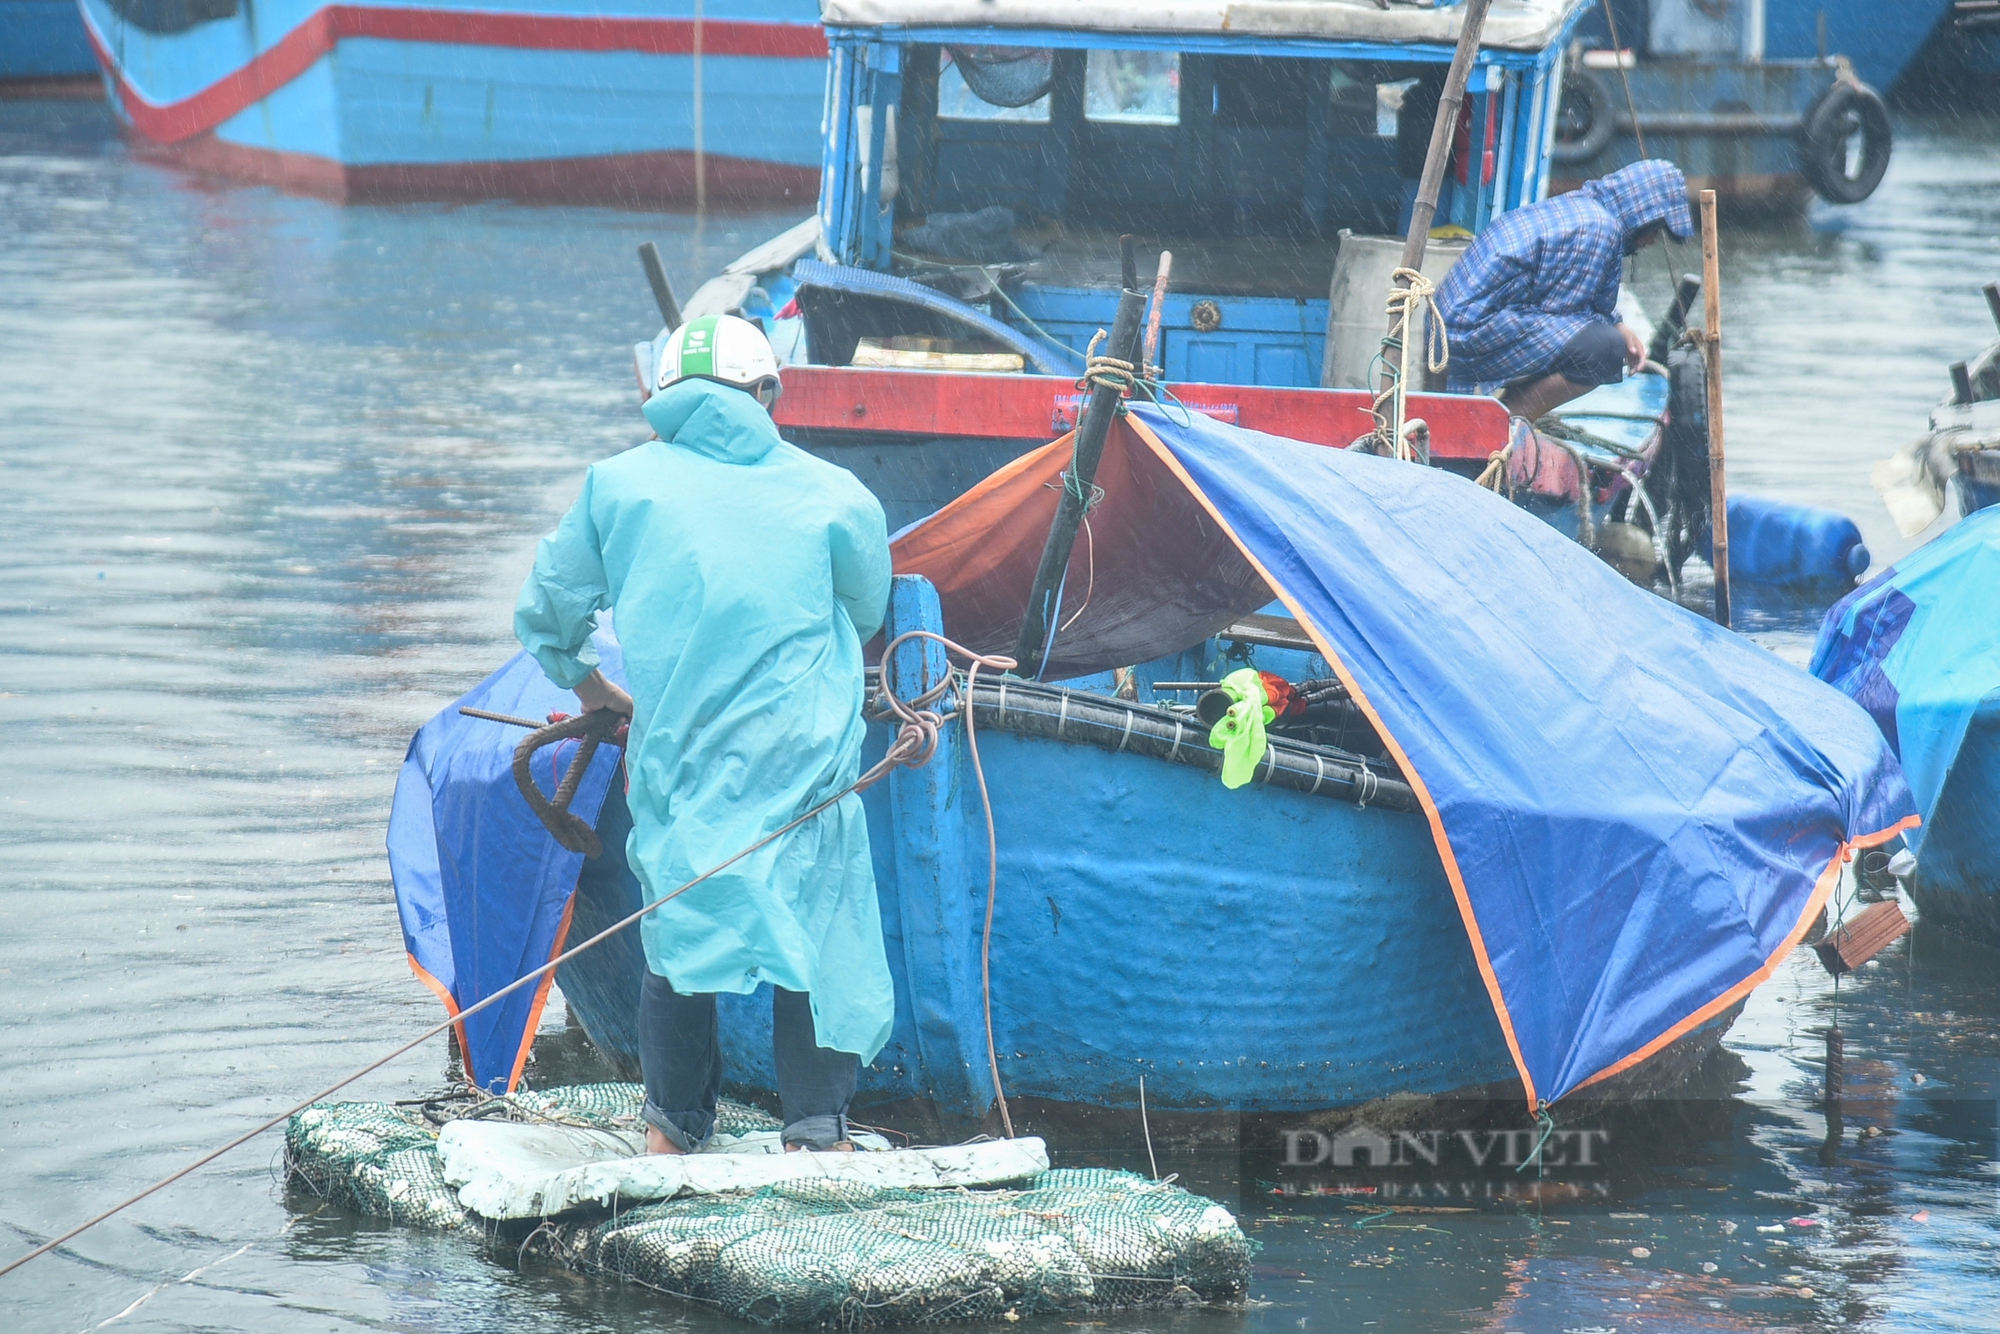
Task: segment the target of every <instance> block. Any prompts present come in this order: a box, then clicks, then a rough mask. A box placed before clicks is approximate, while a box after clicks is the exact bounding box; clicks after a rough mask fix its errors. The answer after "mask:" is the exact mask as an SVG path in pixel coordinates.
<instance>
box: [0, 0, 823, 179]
mask: <svg viewBox="0 0 2000 1334" xmlns="http://www.w3.org/2000/svg"><path fill="white" fill-rule="evenodd" d="M21 2H22V0H0V3H4V4H6V5H7V6H8V7H12V6H14V5H17V4H19V3H21ZM81 4H82V12H83V17H84V20H85V22H86V24H87V26H88V31H89V35H90V40H91V42H92V44H93V45H94V46H95V48H96V51H97V57H98V59H99V60H100V61H102V63H103V66H104V77H105V81H106V86H107V88H108V90H109V93H110V97H111V102H112V105H113V107H114V108H115V109H116V110H117V112H118V114H119V116H120V118H121V119H122V120H123V121H124V123H125V124H126V126H127V127H128V128H129V129H130V131H131V133H132V135H133V137H134V139H135V141H136V142H137V143H138V144H140V145H141V146H142V147H144V148H145V149H147V150H149V151H151V152H153V153H154V154H156V155H159V156H163V157H165V158H168V159H170V160H172V161H175V162H178V163H181V164H183V165H185V166H187V167H188V168H190V169H192V170H196V171H200V172H204V173H209V174H215V175H219V176H226V177H230V178H233V179H238V180H250V181H261V182H266V183H270V184H276V185H282V186H285V187H287V188H291V189H298V190H303V191H308V192H311V193H314V194H320V195H325V196H328V197H331V198H335V199H397V198H437V199H459V198H486V197H506V198H516V199H528V200H561V201H568V202H603V203H616V204H627V205H632V204H692V203H697V202H701V201H704V200H707V199H715V200H718V201H720V200H761V201H783V200H787V199H791V200H797V201H799V202H801V203H803V202H805V201H807V200H810V199H811V198H812V197H813V196H814V194H815V192H816V191H817V188H818V180H819V171H818V161H819V148H818V143H819V139H818V133H817V129H818V123H819V108H820V102H821V96H822V92H823V89H824V86H825V74H826V42H825V39H824V37H823V36H822V35H821V32H820V28H819V15H818V12H817V10H816V9H815V8H814V6H813V4H812V0H748V3H745V4H741V5H735V6H731V8H730V10H729V12H728V13H727V14H725V15H718V16H707V15H705V14H704V12H703V6H702V3H701V0H611V3H608V4H606V3H599V0H533V3H530V4H510V3H470V2H469V0H422V2H421V3H404V2H402V0H341V2H339V3H328V2H327V0H263V2H262V3H258V4H256V5H255V6H254V7H253V6H252V5H251V4H250V3H249V0H185V2H184V3H182V2H179V0H177V2H176V3H172V4H164V3H157V2H156V0H81Z"/></svg>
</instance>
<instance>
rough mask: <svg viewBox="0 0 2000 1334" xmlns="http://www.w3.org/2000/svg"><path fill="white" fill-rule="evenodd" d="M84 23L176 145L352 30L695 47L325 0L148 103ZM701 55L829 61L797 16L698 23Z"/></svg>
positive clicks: (684, 41) (123, 84)
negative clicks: (187, 87)
mask: <svg viewBox="0 0 2000 1334" xmlns="http://www.w3.org/2000/svg"><path fill="white" fill-rule="evenodd" d="M84 31H85V32H87V33H88V34H89V35H90V44H91V45H92V46H93V47H94V48H96V50H97V59H98V62H99V63H100V64H102V65H103V66H104V68H105V69H107V70H109V71H111V73H112V76H113V77H114V78H115V79H116V80H117V82H118V98H119V101H120V102H121V103H122V104H123V105H124V108H125V114H126V115H127V116H128V117H130V118H131V121H132V125H133V128H135V129H136V130H138V131H139V133H141V134H143V135H145V136H146V137H147V138H148V139H155V140H158V141H159V142H161V143H178V142H180V141H181V140H183V139H188V138H192V137H193V136H195V135H197V134H200V133H202V132H203V131H205V130H212V129H214V128H215V127H216V126H218V125H220V124H221V123H222V122H223V121H225V120H228V119H229V118H230V117H231V116H233V115H235V114H236V113H237V112H239V111H241V110H243V109H244V108H245V107H247V106H250V105H252V104H253V103H255V102H257V101H259V100H260V99H262V98H265V97H268V96H270V95H271V94H272V93H274V92H276V91H277V90H278V89H280V88H282V87H284V86H285V85H286V84H288V83H290V82H291V81H292V80H293V79H296V78H298V77H299V75H301V74H303V73H305V72H306V71H307V70H308V69H310V68H311V67H312V64H313V62H314V61H316V60H318V59H319V58H320V57H321V56H323V55H325V54H326V53H327V52H329V51H331V50H332V49H333V47H334V43H336V42H339V41H342V40H343V39H346V38H350V37H377V38H382V39H385V40H389V41H400V42H435V43H439V44H441V45H447V46H504V47H516V48H521V49H525V50H534V51H637V52H640V53H642V54H645V55H691V54H693V52H694V22H693V21H692V20H691V19H631V18H594V17H576V18H572V17H567V16H561V15H552V14H502V13H490V12H476V11H463V10H449V9H386V8H379V7H375V6H360V5H328V6H327V7H326V8H324V9H321V10H318V11H316V12H315V13H314V14H313V15H312V17H311V18H308V19H307V20H306V21H305V22H303V23H301V24H300V25H299V26H298V27H296V28H294V29H292V30H291V31H290V32H288V33H286V34H285V35H284V37H283V38H281V39H280V40H279V41H278V42H277V43H276V44H275V45H273V46H270V47H268V48H266V49H265V50H264V51H263V52H261V53H260V54H258V56H257V57H256V58H255V59H253V60H252V61H251V62H250V63H249V64H247V65H245V66H243V67H242V68H241V69H238V70H235V71H233V72H232V73H230V74H229V75H227V76H226V77H224V78H222V79H220V80H218V81H217V82H215V83H213V84H210V85H209V86H208V87H207V88H204V89H202V90H201V91H200V92H198V93H196V94H195V95H194V96H192V97H188V98H183V99H182V100H181V101H178V102H167V103H156V102H151V101H148V100H147V99H146V97H145V95H144V94H142V93H141V92H139V90H138V89H136V88H134V87H133V86H132V85H131V84H130V83H128V82H127V81H126V79H125V75H124V71H122V70H120V69H119V68H118V65H117V63H116V62H115V61H113V60H112V58H111V53H110V51H108V50H107V49H106V48H105V45H104V41H103V39H102V38H101V37H100V36H99V34H98V32H97V28H96V25H95V24H93V23H86V24H85V25H84ZM701 37H702V53H703V54H704V55H711V56H762V57H766V58H770V59H777V60H824V59H826V33H825V32H824V31H822V30H821V29H820V28H818V27H817V26H812V25H807V24H800V23H747V22H739V21H736V20H722V21H717V22H705V23H703V24H702V30H701Z"/></svg>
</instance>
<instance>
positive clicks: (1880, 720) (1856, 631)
mask: <svg viewBox="0 0 2000 1334" xmlns="http://www.w3.org/2000/svg"><path fill="white" fill-rule="evenodd" d="M1812 670H1813V675H1815V676H1817V677H1819V678H1820V679H1821V680H1823V681H1830V682H1832V683H1833V684H1834V685H1835V686H1838V687H1839V688H1840V689H1841V690H1842V691H1844V692H1845V693H1846V694H1848V695H1849V696H1851V697H1852V698H1853V699H1854V700H1855V701H1857V702H1858V703H1859V704H1860V705H1861V707H1862V708H1864V709H1866V710H1868V713H1869V715H1870V716H1871V717H1873V718H1874V719H1875V722H1876V725H1877V726H1879V727H1880V728H1881V729H1882V735H1883V736H1885V737H1887V738H1888V741H1889V744H1890V746H1892V747H1893V748H1894V749H1895V751H1896V753H1897V754H1898V755H1899V756H1900V757H1901V758H1902V762H1903V772H1904V773H1905V774H1907V775H1908V776H1909V782H1910V787H1911V789H1912V790H1913V791H1914V792H1915V794H1916V802H1917V810H1918V812H1919V813H1920V814H1921V815H1922V816H1923V817H1924V820H1925V821H1926V822H1929V820H1930V819H1931V816H1932V815H1933V814H1934V813H1935V812H1936V810H1937V804H1938V796H1939V795H1940V794H1941V793H1942V792H1943V791H1944V785H1945V779H1946V777H1947V776H1948V775H1949V774H1950V773H1951V767H1952V763H1953V762H1954V761H1955V760H1956V759H1957V758H1958V748H1959V745H1960V743H1961V742H1963V741H1964V740H1965V732H1966V726H1967V724H1968V723H1970V722H1971V720H1972V715H1973V714H1974V713H1975V712H1976V711H1977V710H1978V708H1979V705H1980V703H1981V702H1982V701H1983V700H1985V699H1987V698H1989V697H1991V696H1993V695H1994V694H1996V693H2000V507H1994V508H1989V509H1983V510H1977V511H1975V512H1974V513H1972V514H1970V515H1968V516H1967V517H1966V518H1965V519H1964V520H1963V521H1961V522H1959V523H1956V524H1954V525H1952V526H1951V527H1950V528H1948V529H1946V530H1945V531H1944V532H1943V533H1942V534H1941V535H1939V536H1938V537H1937V538H1935V539H1934V540H1932V541H1931V542H1929V543H1926V544H1925V545H1924V546H1922V547H1919V548H1918V549H1917V550H1916V551H1915V552H1914V553H1912V554H1911V555H1909V556H1907V557H1905V558H1904V559H1902V560H1899V561H1897V562H1896V563H1895V564H1894V565H1892V566H1890V567H1889V568H1888V569H1886V570H1884V571H1883V572H1882V573H1881V574H1879V575H1877V576H1875V578H1873V579H1870V580H1869V581H1868V582H1867V583H1865V584H1863V585H1862V586H1861V587H1859V588H1857V589H1855V590H1854V591H1853V592H1852V593H1849V594H1848V595H1847V596H1846V597H1845V598H1843V599H1841V600H1840V601H1839V602H1838V603H1836V604H1834V607H1833V609H1832V610H1831V611H1829V612H1828V613H1827V614H1826V622H1825V623H1824V624H1823V625H1821V626H1820V631H1819V643H1818V645H1817V646H1816V647H1815V648H1814V650H1813V660H1812ZM1922 834H1923V830H1922V829H1921V828H1919V829H1916V830H1914V831H1912V832H1911V833H1909V834H1907V835H1905V841H1907V842H1908V843H1909V844H1910V846H1911V847H1912V848H1916V847H1919V846H1921V836H1922Z"/></svg>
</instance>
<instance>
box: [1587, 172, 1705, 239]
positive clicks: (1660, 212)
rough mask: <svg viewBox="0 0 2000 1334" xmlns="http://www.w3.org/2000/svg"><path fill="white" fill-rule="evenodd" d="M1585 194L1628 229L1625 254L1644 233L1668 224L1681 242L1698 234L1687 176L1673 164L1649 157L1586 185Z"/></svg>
mask: <svg viewBox="0 0 2000 1334" xmlns="http://www.w3.org/2000/svg"><path fill="white" fill-rule="evenodd" d="M1579 193H1581V194H1586V195H1589V196H1590V197H1591V198H1592V199H1595V200H1596V201H1597V202H1598V203H1600V204H1602V205H1603V206H1604V209H1605V211H1606V212H1608V213H1609V214H1611V216H1612V217H1614V218H1616V219H1618V223H1619V225H1620V226H1621V227H1623V228H1624V230H1625V253H1626V254H1628V255H1629V254H1631V253H1632V242H1633V241H1634V239H1636V238H1637V236H1638V235H1639V233H1640V232H1642V231H1644V230H1645V229H1646V228H1648V227H1651V226H1654V225H1655V224H1657V223H1662V222H1663V223H1665V224H1666V225H1667V230H1668V231H1670V232H1672V233H1673V234H1674V239H1675V240H1677V241H1685V240H1687V239H1688V237H1690V236H1692V235H1694V215H1693V214H1691V213H1689V212H1688V186H1687V177H1686V176H1683V175H1682V174H1681V169H1680V168H1679V167H1676V166H1675V165H1674V164H1673V163H1671V162H1664V161H1661V160H1660V159H1659V158H1649V159H1647V160H1646V161H1644V162H1634V163H1633V164H1632V165H1631V166H1629V167H1620V168H1619V169H1618V170H1617V171H1614V172H1612V173H1611V174H1610V175H1609V176H1601V177H1599V178H1598V179H1597V180H1594V181H1585V182H1584V183H1583V188H1582V190H1580V191H1579Z"/></svg>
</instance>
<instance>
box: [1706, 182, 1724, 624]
mask: <svg viewBox="0 0 2000 1334" xmlns="http://www.w3.org/2000/svg"><path fill="white" fill-rule="evenodd" d="M1701 290H1702V302H1703V311H1702V313H1703V315H1704V317H1705V326H1704V327H1703V329H1702V346H1703V347H1704V349H1705V350H1706V352H1707V354H1708V507H1709V511H1710V513H1709V521H1708V522H1709V532H1710V534H1711V539H1710V540H1711V542H1712V544H1713V549H1714V556H1713V559H1712V562H1711V563H1712V564H1713V565H1714V566H1715V619H1716V623H1717V624H1719V625H1728V624H1729V488H1728V485H1727V470H1726V469H1725V468H1724V466H1723V448H1722V257H1721V253H1720V251H1719V250H1718V249H1717V245H1716V238H1715V191H1713V190H1703V191H1702V192H1701Z"/></svg>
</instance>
